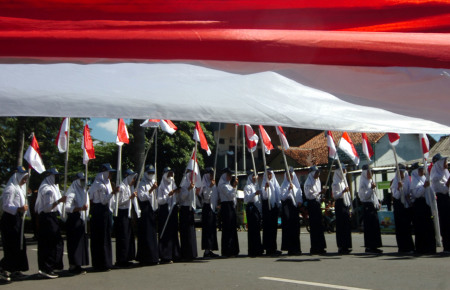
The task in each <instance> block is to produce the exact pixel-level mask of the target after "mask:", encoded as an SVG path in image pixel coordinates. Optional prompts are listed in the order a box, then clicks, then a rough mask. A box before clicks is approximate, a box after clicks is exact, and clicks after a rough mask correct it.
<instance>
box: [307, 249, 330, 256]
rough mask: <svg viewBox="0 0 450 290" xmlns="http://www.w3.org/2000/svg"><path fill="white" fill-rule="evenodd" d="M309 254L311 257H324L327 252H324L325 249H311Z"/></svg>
mask: <svg viewBox="0 0 450 290" xmlns="http://www.w3.org/2000/svg"><path fill="white" fill-rule="evenodd" d="M309 253H310V254H311V255H325V254H326V253H327V251H325V249H311V250H310V251H309Z"/></svg>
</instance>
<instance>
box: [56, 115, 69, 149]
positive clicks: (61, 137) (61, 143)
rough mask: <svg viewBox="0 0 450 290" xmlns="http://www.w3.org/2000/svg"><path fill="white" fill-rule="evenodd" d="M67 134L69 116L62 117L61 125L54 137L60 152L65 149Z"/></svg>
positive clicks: (67, 140)
mask: <svg viewBox="0 0 450 290" xmlns="http://www.w3.org/2000/svg"><path fill="white" fill-rule="evenodd" d="M68 135H69V118H63V120H62V122H61V127H60V128H59V131H58V135H57V136H56V139H55V144H56V146H57V147H58V150H59V152H60V153H64V152H66V151H67V143H68V142H69V139H68Z"/></svg>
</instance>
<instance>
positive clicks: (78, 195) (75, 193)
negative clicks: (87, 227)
mask: <svg viewBox="0 0 450 290" xmlns="http://www.w3.org/2000/svg"><path fill="white" fill-rule="evenodd" d="M66 196H67V201H66V203H65V204H64V206H65V207H66V211H67V212H68V209H69V208H72V210H73V207H74V206H73V203H75V204H76V205H78V206H79V207H82V206H83V205H85V204H87V205H88V209H87V210H86V211H83V212H82V213H81V214H80V217H81V219H82V220H83V221H86V216H87V212H89V205H90V202H89V198H87V194H86V192H85V191H84V186H83V185H82V184H81V179H80V178H78V179H76V180H75V181H74V182H72V184H71V185H70V186H69V188H68V189H67V191H66Z"/></svg>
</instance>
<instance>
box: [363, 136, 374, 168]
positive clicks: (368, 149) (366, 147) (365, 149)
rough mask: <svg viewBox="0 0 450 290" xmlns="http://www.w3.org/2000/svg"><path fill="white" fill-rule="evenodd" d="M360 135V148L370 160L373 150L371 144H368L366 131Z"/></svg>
mask: <svg viewBox="0 0 450 290" xmlns="http://www.w3.org/2000/svg"><path fill="white" fill-rule="evenodd" d="M361 135H362V150H363V152H364V155H366V157H367V159H369V161H371V159H370V158H372V156H373V154H374V152H373V149H372V145H370V142H369V139H368V138H367V134H366V133H361Z"/></svg>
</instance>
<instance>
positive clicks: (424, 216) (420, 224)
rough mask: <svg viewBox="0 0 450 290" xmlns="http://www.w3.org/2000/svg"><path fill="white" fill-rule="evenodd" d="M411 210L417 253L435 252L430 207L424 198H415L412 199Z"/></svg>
mask: <svg viewBox="0 0 450 290" xmlns="http://www.w3.org/2000/svg"><path fill="white" fill-rule="evenodd" d="M413 210H414V219H413V222H414V234H415V241H416V251H417V253H419V254H434V253H436V238H435V232H434V223H433V219H432V217H431V215H432V214H431V208H430V207H429V206H428V205H427V203H426V201H425V198H423V197H420V198H417V199H416V200H415V201H414V205H413Z"/></svg>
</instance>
